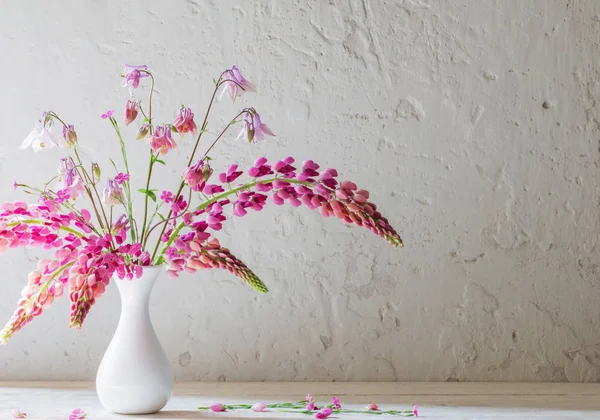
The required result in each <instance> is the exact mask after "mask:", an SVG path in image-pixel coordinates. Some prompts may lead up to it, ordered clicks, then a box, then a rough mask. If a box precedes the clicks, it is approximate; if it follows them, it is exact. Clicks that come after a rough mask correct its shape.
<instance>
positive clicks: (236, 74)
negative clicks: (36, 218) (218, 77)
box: [221, 66, 256, 102]
mask: <svg viewBox="0 0 600 420" xmlns="http://www.w3.org/2000/svg"><path fill="white" fill-rule="evenodd" d="M223 80H224V85H225V89H224V90H223V92H221V98H222V97H223V95H224V94H225V92H227V94H228V95H229V97H230V98H231V100H232V101H233V102H235V99H236V98H237V97H239V96H242V95H243V94H244V93H246V92H256V86H254V84H253V83H252V82H250V81H249V80H246V79H245V78H244V76H242V73H240V70H239V69H238V68H237V66H233V67H232V68H231V69H230V70H226V71H225V74H223Z"/></svg>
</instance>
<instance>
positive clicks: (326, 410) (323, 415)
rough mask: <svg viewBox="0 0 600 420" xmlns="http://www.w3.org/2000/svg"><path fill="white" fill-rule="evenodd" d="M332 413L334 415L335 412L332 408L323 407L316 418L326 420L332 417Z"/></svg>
mask: <svg viewBox="0 0 600 420" xmlns="http://www.w3.org/2000/svg"><path fill="white" fill-rule="evenodd" d="M331 413H333V410H332V409H331V408H329V407H323V408H322V409H321V410H319V412H318V413H317V414H315V417H316V418H318V419H326V418H327V417H329V416H330V415H331Z"/></svg>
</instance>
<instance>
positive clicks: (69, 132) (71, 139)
mask: <svg viewBox="0 0 600 420" xmlns="http://www.w3.org/2000/svg"><path fill="white" fill-rule="evenodd" d="M62 133H63V139H64V140H65V143H66V144H67V146H74V145H76V144H77V133H76V132H75V128H74V127H73V125H63V132H62Z"/></svg>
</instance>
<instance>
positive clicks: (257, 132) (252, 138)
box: [237, 108, 275, 143]
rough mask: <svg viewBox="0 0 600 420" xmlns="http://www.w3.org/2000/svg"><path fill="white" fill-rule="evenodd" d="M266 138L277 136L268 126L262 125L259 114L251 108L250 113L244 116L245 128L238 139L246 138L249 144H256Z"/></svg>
mask: <svg viewBox="0 0 600 420" xmlns="http://www.w3.org/2000/svg"><path fill="white" fill-rule="evenodd" d="M265 136H275V134H273V132H272V131H271V129H270V128H269V127H267V125H266V124H263V123H262V121H261V119H260V115H258V112H256V110H255V109H254V108H251V109H250V111H249V112H246V113H245V114H244V128H242V131H240V134H239V135H238V137H237V138H238V139H239V138H240V137H246V139H247V140H248V142H250V143H256V142H257V141H260V140H262V139H264V138H265Z"/></svg>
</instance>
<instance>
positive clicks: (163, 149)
mask: <svg viewBox="0 0 600 420" xmlns="http://www.w3.org/2000/svg"><path fill="white" fill-rule="evenodd" d="M150 147H152V150H153V151H154V152H155V153H160V154H162V155H166V154H167V153H169V152H170V151H171V150H173V149H174V148H175V147H177V144H175V141H174V140H173V137H171V127H170V126H168V125H159V126H158V127H156V128H155V129H154V134H152V142H151V144H150Z"/></svg>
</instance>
